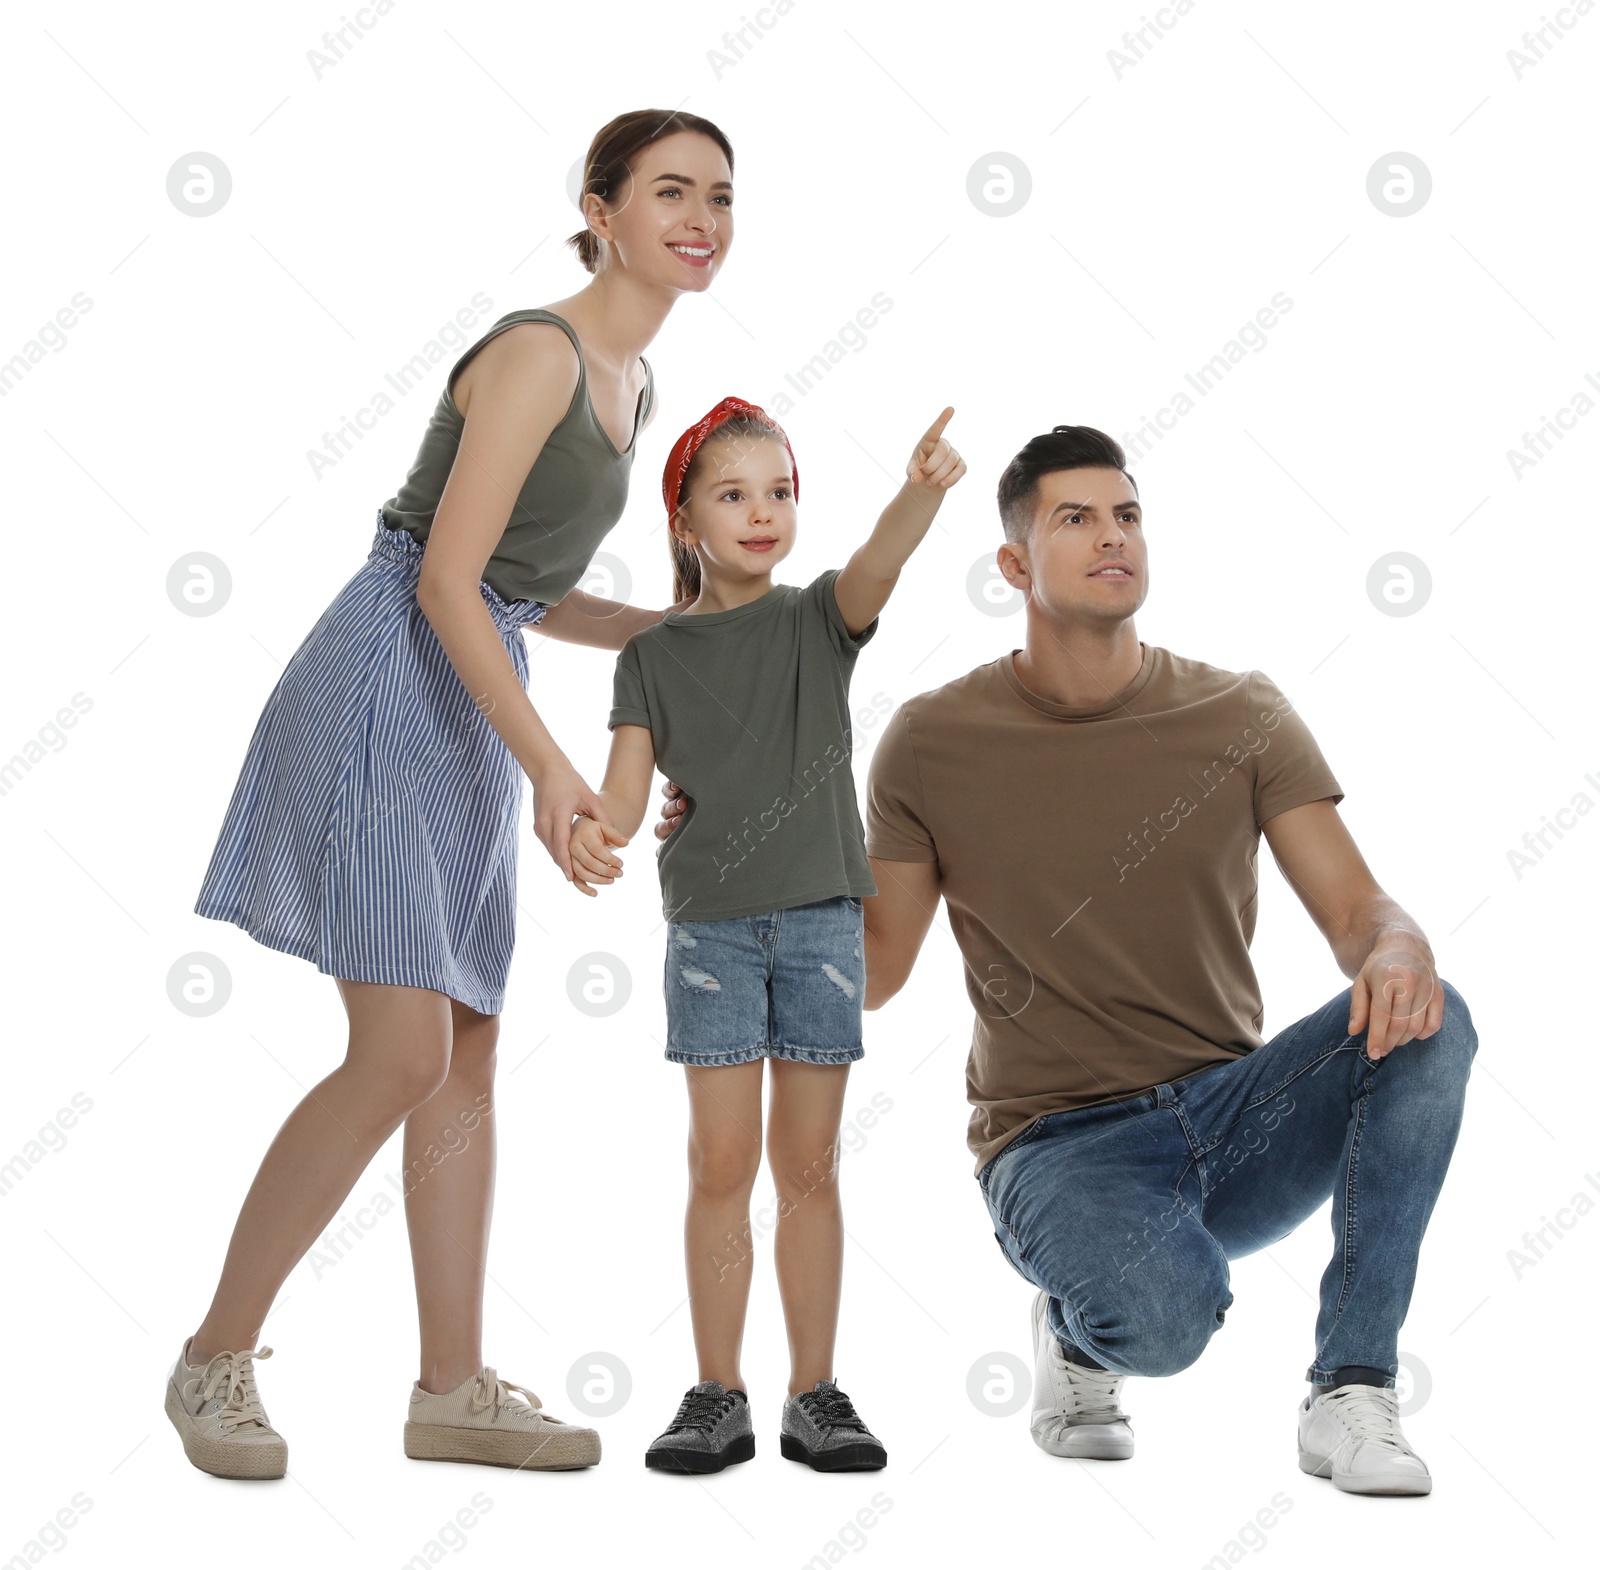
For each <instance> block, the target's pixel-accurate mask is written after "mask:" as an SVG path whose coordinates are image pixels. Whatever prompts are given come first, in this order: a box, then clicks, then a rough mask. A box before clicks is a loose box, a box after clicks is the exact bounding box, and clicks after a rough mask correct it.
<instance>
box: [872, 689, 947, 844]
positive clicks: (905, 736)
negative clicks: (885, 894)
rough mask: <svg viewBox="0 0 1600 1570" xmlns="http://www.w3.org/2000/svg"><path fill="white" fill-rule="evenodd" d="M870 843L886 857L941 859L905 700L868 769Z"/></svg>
mask: <svg viewBox="0 0 1600 1570" xmlns="http://www.w3.org/2000/svg"><path fill="white" fill-rule="evenodd" d="M866 848H867V854H868V855H869V856H876V857H878V858H879V859H880V860H882V861H937V860H938V859H939V852H938V849H937V847H936V846H935V845H934V842H933V833H932V831H931V830H930V829H929V827H928V819H927V811H926V808H925V806H924V804H923V799H922V771H921V769H920V767H919V766H918V764H917V754H916V749H915V748H914V747H913V746H912V745H911V731H910V729H909V727H908V726H907V723H906V710H905V705H904V704H901V706H900V707H899V708H898V709H896V710H895V711H894V713H893V714H891V715H890V716H889V723H888V724H887V725H886V726H884V729H883V736H882V738H881V739H880V740H879V742H878V746H877V750H876V751H875V752H874V753H873V754H872V763H871V765H870V767H869V768H868V770H867V821H866Z"/></svg>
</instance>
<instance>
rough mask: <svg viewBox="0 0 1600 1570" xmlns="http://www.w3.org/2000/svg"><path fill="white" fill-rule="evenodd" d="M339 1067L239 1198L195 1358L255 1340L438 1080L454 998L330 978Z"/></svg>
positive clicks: (446, 1058) (297, 1112)
mask: <svg viewBox="0 0 1600 1570" xmlns="http://www.w3.org/2000/svg"><path fill="white" fill-rule="evenodd" d="M338 987H339V994H340V996H341V997H342V998H343V1000H344V1006H345V1012H346V1014H347V1015H348V1016H349V1019H350V1042H349V1046H348V1048H347V1050H346V1052H345V1059H344V1062H343V1063H341V1064H340V1065H339V1067H338V1068H336V1069H335V1070H334V1071H333V1072H332V1073H331V1074H329V1075H328V1077H327V1078H326V1079H324V1080H322V1081H321V1082H320V1083H318V1084H317V1085H316V1086H314V1087H313V1088H312V1090H311V1091H310V1092H309V1093H308V1094H307V1095H306V1097H305V1099H304V1100H302V1101H301V1102H300V1104H299V1105H298V1106H297V1107H296V1108H295V1109H294V1111H293V1112H291V1113H290V1114H289V1117H288V1119H287V1121H285V1123H284V1125H283V1127H282V1128H280V1129H279V1130H278V1133H277V1137H276V1138H275V1139H274V1140H273V1141H272V1144H271V1145H270V1146H269V1147H268V1148H267V1153H266V1155H265V1157H264V1158H263V1159H262V1162H261V1166H260V1168H259V1170H258V1171H257V1172H256V1176H255V1181H254V1182H253V1183H251V1185H250V1191H249V1193H248V1194H246V1195H245V1201H244V1206H243V1208H242V1209H241V1210H240V1212H239V1219H238V1221H237V1222H236V1223H235V1225H234V1229H233V1237H232V1239H231V1241H230V1242H229V1244H228V1254H227V1258H226V1259H225V1261H224V1262H223V1267H222V1279H221V1280H220V1281H219V1282H218V1284H217V1291H216V1296H215V1297H213V1298H212V1300H211V1307H210V1310H209V1311H208V1312H207V1314H206V1317H205V1319H204V1320H203V1321H202V1322H201V1325H200V1328H199V1329H198V1330H197V1331H196V1332H195V1335H194V1340H193V1342H192V1343H191V1345H190V1347H189V1360H190V1362H191V1363H196V1364H199V1363H204V1362H206V1361H207V1360H208V1359H210V1358H211V1357H213V1356H214V1355H215V1354H216V1353H218V1352H221V1351H227V1350H239V1349H243V1348H246V1347H253V1346H255V1345H256V1342H257V1338H258V1337H259V1336H260V1334H261V1326H262V1324H263V1322H264V1321H265V1320H266V1317H267V1314H268V1312H269V1310H270V1309H271V1308H272V1303H273V1299H274V1298H276V1297H277V1295H278V1291H279V1289H280V1288H281V1287H282V1286H283V1283H284V1280H285V1278H286V1277H287V1276H288V1274H289V1272H290V1271H291V1270H293V1269H294V1267H295V1265H296V1264H297V1263H298V1262H299V1260H300V1258H301V1256H302V1255H304V1253H305V1252H306V1250H307V1249H308V1248H310V1247H311V1245H312V1244H313V1243H314V1242H315V1241H316V1240H317V1238H318V1237H320V1236H321V1234H322V1232H323V1230H324V1229H325V1228H326V1227H327V1225H328V1223H329V1222H330V1221H332V1220H333V1218H334V1216H335V1215H336V1214H337V1213H338V1210H339V1207H340V1206H341V1205H342V1204H343V1203H344V1202H345V1200H346V1199H347V1198H348V1197H349V1194H350V1190H351V1189H352V1188H353V1187H354V1186H355V1182H356V1179H357V1178H358V1177H360V1176H361V1174H362V1172H363V1171H364V1170H365V1169H366V1167H367V1164H368V1163H369V1162H370V1161H371V1160H372V1158H373V1156H374V1155H375V1154H376V1153H377V1151H378V1149H379V1147H380V1146H381V1145H382V1144H383V1142H384V1141H385V1140H386V1139H388V1137H389V1136H390V1135H391V1134H392V1133H393V1132H394V1131H395V1129H397V1128H398V1127H399V1126H400V1124H401V1122H402V1121H403V1120H404V1119H405V1117H406V1114H407V1113H409V1112H410V1111H411V1110H412V1108H414V1107H416V1106H418V1105H419V1104H421V1103H423V1102H426V1101H427V1100H428V1098H429V1097H430V1096H432V1095H433V1094H434V1092H435V1091H437V1090H438V1088H439V1086H440V1085H441V1084H442V1083H443V1081H444V1078H445V1074H446V1070H447V1069H448V1067H449V1062H450V1032H451V1021H450V999H449V998H447V997H446V996H445V995H444V993H442V992H435V991H432V990H431V989H429V988H425V987H395V986H380V985H377V984H375V983H372V982H363V981H345V980H340V981H339V982H338Z"/></svg>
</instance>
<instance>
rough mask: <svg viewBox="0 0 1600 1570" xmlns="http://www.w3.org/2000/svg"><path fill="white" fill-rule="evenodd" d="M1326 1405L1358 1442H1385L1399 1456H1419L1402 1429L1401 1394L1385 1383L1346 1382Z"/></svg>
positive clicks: (1378, 1443)
mask: <svg viewBox="0 0 1600 1570" xmlns="http://www.w3.org/2000/svg"><path fill="white" fill-rule="evenodd" d="M1323 1404H1324V1406H1325V1407H1326V1409H1327V1410H1328V1411H1329V1412H1330V1413H1331V1414H1332V1415H1333V1416H1335V1417H1337V1418H1338V1419H1339V1421H1340V1422H1341V1423H1342V1424H1343V1425H1344V1427H1345V1428H1346V1429H1348V1430H1349V1432H1350V1435H1351V1437H1352V1438H1353V1439H1354V1440H1355V1441H1356V1443H1357V1444H1360V1443H1362V1442H1366V1443H1368V1444H1375V1445H1383V1446H1385V1447H1387V1448H1388V1449H1390V1450H1393V1451H1395V1452H1396V1453H1397V1454H1399V1455H1406V1456H1410V1455H1416V1451H1414V1450H1413V1449H1412V1448H1411V1446H1410V1445H1408V1444H1407V1443H1406V1437H1405V1435H1404V1434H1402V1433H1401V1432H1400V1406H1399V1397H1398V1396H1396V1394H1395V1393H1394V1391H1392V1390H1386V1389H1384V1388H1383V1387H1382V1386H1381V1385H1345V1386H1343V1387H1341V1388H1340V1389H1339V1390H1337V1391H1335V1392H1333V1393H1332V1394H1331V1395H1328V1396H1325V1397H1324V1398H1323Z"/></svg>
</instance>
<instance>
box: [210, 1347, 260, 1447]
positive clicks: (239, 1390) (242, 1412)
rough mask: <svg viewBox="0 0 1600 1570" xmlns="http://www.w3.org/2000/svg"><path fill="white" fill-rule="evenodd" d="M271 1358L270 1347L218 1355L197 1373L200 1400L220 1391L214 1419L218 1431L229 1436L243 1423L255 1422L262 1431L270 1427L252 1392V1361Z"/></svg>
mask: <svg viewBox="0 0 1600 1570" xmlns="http://www.w3.org/2000/svg"><path fill="white" fill-rule="evenodd" d="M271 1356H272V1348H271V1347H269V1346H264V1347H259V1348H257V1350H256V1351H254V1352H218V1353H217V1355H216V1356H215V1357H214V1358H212V1359H211V1361H210V1362H209V1363H207V1364H206V1366H205V1368H204V1369H203V1370H201V1373H200V1378H199V1385H200V1399H201V1401H203V1402H204V1401H210V1400H212V1399H213V1398H214V1397H215V1396H216V1395H218V1394H219V1393H221V1392H223V1390H224V1387H226V1393H225V1394H223V1395H222V1405H221V1406H220V1407H219V1408H218V1409H217V1412H216V1417H217V1420H218V1422H220V1423H221V1424H222V1431H223V1433H225V1434H231V1433H232V1432H233V1431H234V1429H236V1428H239V1427H241V1426H242V1425H243V1424H245V1423H259V1424H260V1425H261V1426H262V1427H263V1428H268V1427H270V1426H271V1425H270V1424H269V1423H268V1422H267V1414H266V1412H265V1410H264V1409H263V1408H262V1405H261V1394H260V1392H259V1391H258V1390H257V1389H256V1374H255V1359H256V1358H258V1357H260V1358H268V1357H271Z"/></svg>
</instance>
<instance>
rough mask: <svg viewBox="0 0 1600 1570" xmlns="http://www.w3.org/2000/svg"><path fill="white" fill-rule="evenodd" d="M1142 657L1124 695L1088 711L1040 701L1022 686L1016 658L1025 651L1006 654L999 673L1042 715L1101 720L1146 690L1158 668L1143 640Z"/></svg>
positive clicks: (1000, 663) (1118, 693)
mask: <svg viewBox="0 0 1600 1570" xmlns="http://www.w3.org/2000/svg"><path fill="white" fill-rule="evenodd" d="M1139 648H1140V650H1141V651H1142V654H1143V658H1142V659H1141V660H1140V663H1139V674H1138V675H1137V676H1135V677H1134V678H1133V680H1132V681H1131V682H1129V683H1128V685H1127V686H1126V687H1124V688H1123V689H1122V691H1121V692H1117V693H1113V694H1111V696H1110V697H1108V698H1106V699H1105V700H1104V701H1103V702H1101V703H1096V704H1091V705H1090V706H1089V707H1088V708H1073V707H1072V706H1071V705H1069V704H1065V703H1055V702H1052V701H1051V700H1050V699H1049V698H1041V697H1040V696H1039V694H1038V693H1036V692H1034V691H1033V690H1032V689H1031V688H1029V687H1026V686H1024V685H1023V681H1022V678H1021V677H1020V676H1019V675H1018V674H1017V668H1016V658H1017V655H1018V654H1020V653H1021V652H1022V651H1021V650H1020V649H1013V650H1012V651H1011V652H1010V653H1009V654H1003V655H1001V656H1000V659H999V660H998V662H997V663H998V664H999V666H1000V673H1001V675H1003V676H1004V677H1005V679H1006V685H1007V686H1009V687H1010V688H1011V690H1012V692H1014V693H1015V694H1016V695H1017V697H1019V698H1021V699H1022V701H1023V702H1024V703H1026V704H1027V705H1028V707H1029V708H1033V709H1037V710H1038V711H1039V712H1040V713H1041V714H1048V715H1049V716H1050V717H1051V718H1052V719H1057V720H1098V719H1103V718H1105V717H1107V716H1109V715H1114V714H1116V713H1118V712H1119V711H1121V710H1122V709H1124V708H1126V707H1127V705H1128V704H1129V703H1130V702H1131V701H1132V700H1133V699H1134V698H1136V697H1138V695H1139V694H1140V693H1141V692H1142V691H1143V690H1144V688H1145V685H1146V684H1147V683H1148V682H1149V680H1150V677H1151V676H1152V674H1153V673H1154V671H1155V668H1156V656H1155V649H1154V648H1153V647H1152V646H1151V645H1150V644H1148V643H1146V642H1144V641H1143V639H1141V640H1140V642H1139Z"/></svg>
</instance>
